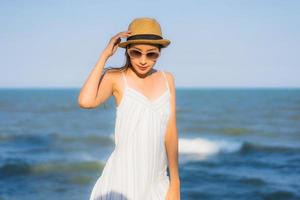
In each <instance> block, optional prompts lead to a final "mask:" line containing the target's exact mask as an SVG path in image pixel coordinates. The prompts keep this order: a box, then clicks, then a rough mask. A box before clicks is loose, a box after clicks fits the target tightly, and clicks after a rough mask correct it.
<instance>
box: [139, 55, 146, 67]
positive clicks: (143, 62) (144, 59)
mask: <svg viewBox="0 0 300 200" xmlns="http://www.w3.org/2000/svg"><path fill="white" fill-rule="evenodd" d="M140 63H141V64H142V65H144V64H146V56H145V55H142V56H141V58H140Z"/></svg>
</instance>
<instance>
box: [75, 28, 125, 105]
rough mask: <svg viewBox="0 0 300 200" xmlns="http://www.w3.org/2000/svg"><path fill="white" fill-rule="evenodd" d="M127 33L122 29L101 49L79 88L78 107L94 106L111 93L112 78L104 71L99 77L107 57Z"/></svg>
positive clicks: (113, 51)
mask: <svg viewBox="0 0 300 200" xmlns="http://www.w3.org/2000/svg"><path fill="white" fill-rule="evenodd" d="M129 35H130V33H129V31H124V32H120V33H118V34H117V35H115V36H113V37H112V38H111V39H110V41H109V43H108V45H107V47H106V48H105V49H104V50H103V52H102V54H101V55H100V57H99V59H98V61H97V63H96V65H95V67H94V68H93V70H92V72H91V73H90V75H89V77H88V78H87V80H86V81H85V83H84V85H83V86H82V88H81V90H80V93H79V96H78V99H77V101H78V104H79V105H80V107H82V108H95V107H97V106H99V105H100V104H102V103H103V102H105V101H106V100H107V99H108V98H109V97H110V96H111V95H112V91H113V83H114V79H113V78H112V76H111V74H110V73H105V74H104V76H103V78H102V79H101V80H100V78H101V75H102V71H103V68H104V66H105V63H106V61H107V59H108V58H109V57H110V56H112V55H113V54H114V53H115V52H116V50H117V48H118V44H119V43H120V41H121V37H128V36H129Z"/></svg>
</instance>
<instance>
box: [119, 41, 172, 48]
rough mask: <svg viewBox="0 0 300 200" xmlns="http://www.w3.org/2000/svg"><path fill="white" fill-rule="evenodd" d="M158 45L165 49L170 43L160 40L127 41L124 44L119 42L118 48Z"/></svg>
mask: <svg viewBox="0 0 300 200" xmlns="http://www.w3.org/2000/svg"><path fill="white" fill-rule="evenodd" d="M139 43H143V44H160V45H162V47H163V48H165V47H167V46H168V45H169V44H170V43H171V41H170V40H167V39H161V40H129V41H126V42H121V43H119V44H118V46H119V47H122V48H126V46H127V45H128V44H139Z"/></svg>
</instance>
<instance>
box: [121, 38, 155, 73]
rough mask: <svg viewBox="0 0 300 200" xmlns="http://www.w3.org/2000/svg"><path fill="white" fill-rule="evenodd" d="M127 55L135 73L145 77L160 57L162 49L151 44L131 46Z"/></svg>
mask: <svg viewBox="0 0 300 200" xmlns="http://www.w3.org/2000/svg"><path fill="white" fill-rule="evenodd" d="M130 51H131V52H130ZM127 53H128V54H129V57H130V61H131V65H132V67H133V68H134V71H135V72H136V73H138V74H141V75H143V74H147V73H148V72H149V71H150V70H151V69H152V68H153V66H154V64H155V63H156V61H157V59H158V57H159V55H160V49H159V48H158V46H156V45H151V44H131V45H130V46H129V47H128V48H127Z"/></svg>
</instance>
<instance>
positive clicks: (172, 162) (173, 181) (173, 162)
mask: <svg viewBox="0 0 300 200" xmlns="http://www.w3.org/2000/svg"><path fill="white" fill-rule="evenodd" d="M166 75H167V79H168V82H169V86H170V92H171V115H170V119H169V122H168V127H167V132H166V136H165V146H166V151H167V157H168V163H169V171H170V190H173V192H174V193H176V194H177V195H176V196H177V197H178V196H179V198H180V177H179V172H178V135H177V126H176V94H175V82H174V78H173V75H172V74H171V73H166Z"/></svg>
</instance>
